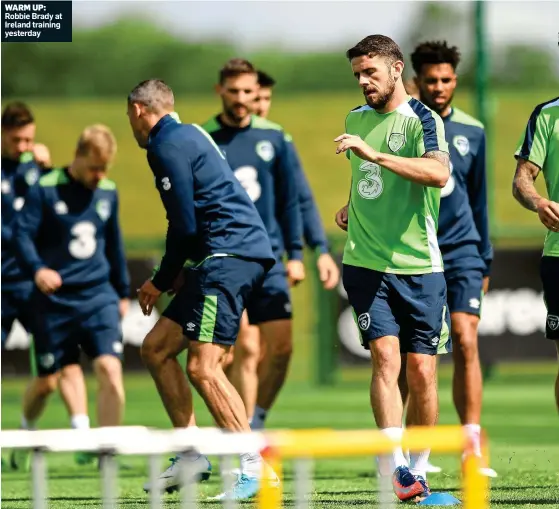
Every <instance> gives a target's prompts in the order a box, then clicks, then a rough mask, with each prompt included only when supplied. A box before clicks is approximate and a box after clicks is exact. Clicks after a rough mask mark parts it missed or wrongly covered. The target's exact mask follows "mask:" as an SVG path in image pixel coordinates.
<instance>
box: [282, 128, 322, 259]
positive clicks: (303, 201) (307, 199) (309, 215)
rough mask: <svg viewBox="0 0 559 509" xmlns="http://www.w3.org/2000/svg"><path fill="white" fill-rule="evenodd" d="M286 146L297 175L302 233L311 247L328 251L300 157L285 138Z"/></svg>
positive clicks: (289, 140) (291, 142)
mask: <svg viewBox="0 0 559 509" xmlns="http://www.w3.org/2000/svg"><path fill="white" fill-rule="evenodd" d="M287 141H288V143H287V148H288V150H289V151H290V157H291V160H292V161H293V163H294V164H295V166H296V175H297V188H298V190H299V206H300V208H301V215H302V220H303V235H304V238H305V242H306V243H307V245H308V246H309V247H311V248H312V249H316V250H318V251H319V252H320V253H321V254H322V253H327V252H328V242H327V240H326V233H325V231H324V226H323V224H322V220H321V219H320V214H319V213H318V208H317V206H316V202H315V200H314V196H313V194H312V191H311V188H310V186H309V181H308V180H307V176H306V175H305V172H304V170H303V167H302V165H301V159H300V158H299V155H298V154H297V149H296V148H295V145H294V144H293V141H292V140H291V137H289V138H288V139H287Z"/></svg>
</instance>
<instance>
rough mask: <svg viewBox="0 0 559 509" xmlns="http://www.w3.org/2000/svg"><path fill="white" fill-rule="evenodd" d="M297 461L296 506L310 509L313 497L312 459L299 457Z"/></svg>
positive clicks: (297, 508) (295, 469) (298, 508)
mask: <svg viewBox="0 0 559 509" xmlns="http://www.w3.org/2000/svg"><path fill="white" fill-rule="evenodd" d="M294 463H295V468H294V471H295V508H296V509H308V508H309V507H310V501H311V498H312V460H311V459H309V458H299V459H296V460H295V461H294Z"/></svg>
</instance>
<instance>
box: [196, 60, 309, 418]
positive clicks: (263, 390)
mask: <svg viewBox="0 0 559 509" xmlns="http://www.w3.org/2000/svg"><path fill="white" fill-rule="evenodd" d="M216 89H217V92H218V94H219V95H220V97H221V101H222V105H223V108H222V112H221V113H220V114H219V115H217V116H216V117H214V118H212V119H211V120H209V121H208V122H206V123H205V124H204V125H203V126H202V127H203V128H204V129H205V130H206V131H207V132H208V133H209V134H210V135H211V137H212V138H213V139H214V140H215V142H216V143H217V145H218V146H219V147H220V148H221V149H222V150H223V152H224V154H225V157H226V158H227V162H228V163H229V165H230V166H231V168H232V169H233V172H234V173H235V176H236V177H237V179H238V180H239V182H240V183H241V185H242V186H243V187H244V188H245V190H246V192H247V193H248V195H249V197H250V198H251V200H252V201H253V202H254V204H255V205H256V209H257V210H258V212H259V213H260V216H261V217H262V220H263V221H264V225H265V226H266V230H267V231H268V235H269V236H270V240H271V241H272V247H273V249H274V253H275V256H276V264H275V266H274V267H273V268H272V269H271V270H270V272H269V273H268V274H267V276H266V280H265V282H264V284H263V286H262V288H261V290H260V291H259V292H257V293H256V294H255V295H254V296H253V297H252V298H251V301H250V303H249V305H248V306H247V316H248V323H249V324H251V325H258V328H259V331H260V336H261V338H262V342H263V344H264V354H263V358H262V360H261V362H260V366H259V372H260V373H261V374H262V375H263V376H260V377H259V379H258V389H257V400H256V407H255V411H254V416H255V417H256V418H257V420H258V421H259V423H256V424H257V425H256V427H257V428H261V427H262V426H263V423H264V420H265V418H266V415H267V413H268V412H269V410H270V408H271V407H272V405H273V403H274V401H275V400H276V397H277V395H278V394H279V391H280V390H281V388H282V386H283V383H284V381H285V378H286V376H287V370H288V367H289V361H290V359H291V353H292V330H291V327H292V321H291V317H292V315H291V298H290V292H289V286H294V285H295V284H297V283H299V282H300V281H302V280H303V279H304V277H305V273H304V267H303V262H302V261H301V260H302V248H303V245H302V238H303V227H302V217H301V209H300V202H299V192H300V190H299V188H298V179H299V174H298V173H299V171H301V170H300V168H299V166H298V161H297V160H296V159H295V156H294V154H293V151H292V150H291V140H290V138H289V137H287V136H286V134H285V133H284V132H283V129H282V128H281V126H279V125H277V124H274V123H273V122H270V121H269V120H266V119H264V118H261V117H258V116H256V115H252V111H253V108H254V101H255V99H256V97H257V93H258V90H259V83H258V74H257V71H256V70H255V68H254V67H253V66H252V64H251V63H250V62H248V61H246V60H242V59H238V58H236V59H232V60H230V61H229V62H227V63H226V64H225V66H224V67H223V69H221V71H220V75H219V84H218V85H217V87H216ZM284 255H287V262H286V264H285V265H284V263H283V257H284ZM243 333H244V334H245V335H250V336H248V337H247V339H248V340H250V339H251V338H254V335H251V334H250V330H248V329H247V322H244V323H243V325H242V326H241V334H243ZM242 339H243V338H242V337H241V341H242ZM251 410H252V409H248V408H247V412H251ZM254 424H255V423H254V420H253V422H252V425H254Z"/></svg>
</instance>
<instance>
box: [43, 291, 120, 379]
mask: <svg viewBox="0 0 559 509" xmlns="http://www.w3.org/2000/svg"><path fill="white" fill-rule="evenodd" d="M32 303H33V320H32V330H33V337H34V342H35V357H36V361H37V371H38V374H39V376H46V375H49V374H53V373H56V372H57V371H59V370H60V369H61V368H63V367H64V366H68V365H70V364H79V362H80V353H81V351H83V352H84V353H85V354H86V355H87V356H88V357H89V358H90V359H96V358H97V357H99V356H101V355H113V356H116V357H118V358H120V357H121V354H122V350H123V346H122V331H121V325H120V310H119V305H118V304H119V299H118V296H117V294H116V292H115V291H114V289H113V287H112V286H111V285H110V284H105V285H99V286H97V287H92V288H87V289H81V290H79V291H76V290H72V289H68V288H64V286H63V287H62V288H61V289H60V290H58V291H57V292H56V293H54V294H53V295H50V296H46V295H44V294H43V293H41V292H40V291H39V290H38V289H35V291H34V293H33V296H32Z"/></svg>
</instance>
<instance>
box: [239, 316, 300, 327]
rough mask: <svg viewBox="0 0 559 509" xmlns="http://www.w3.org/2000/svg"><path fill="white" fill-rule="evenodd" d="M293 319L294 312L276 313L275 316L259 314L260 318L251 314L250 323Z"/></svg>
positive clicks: (258, 323) (257, 323) (256, 323)
mask: <svg viewBox="0 0 559 509" xmlns="http://www.w3.org/2000/svg"><path fill="white" fill-rule="evenodd" d="M292 319H293V314H292V313H286V314H282V315H274V316H264V317H260V316H259V317H258V318H251V317H250V315H249V317H248V323H249V324H250V325H260V324H261V323H267V322H276V321H278V320H292Z"/></svg>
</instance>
